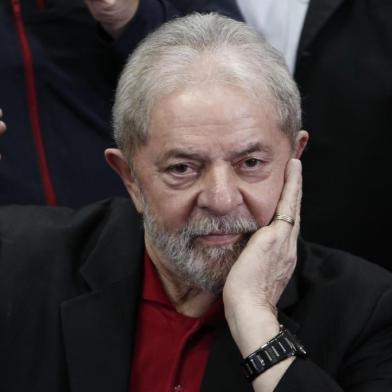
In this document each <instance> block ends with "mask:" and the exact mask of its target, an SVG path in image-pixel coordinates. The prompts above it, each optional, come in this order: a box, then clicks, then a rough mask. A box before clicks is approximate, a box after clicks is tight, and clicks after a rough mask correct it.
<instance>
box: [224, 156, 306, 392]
mask: <svg viewBox="0 0 392 392" xmlns="http://www.w3.org/2000/svg"><path fill="white" fill-rule="evenodd" d="M285 177H286V178H285V186H284V189H283V192H282V196H281V199H280V201H279V204H278V207H277V212H278V213H279V214H285V215H289V216H291V217H295V223H294V225H291V224H289V223H288V222H284V221H280V220H274V221H273V222H272V223H271V224H270V225H268V226H266V227H262V228H261V229H259V230H258V231H257V232H256V233H255V234H254V235H253V236H252V238H251V239H250V240H249V243H248V245H247V246H246V248H245V249H244V250H243V252H242V253H241V255H240V257H239V258H238V260H237V262H236V263H235V265H234V266H233V268H232V269H231V271H230V274H229V276H228V278H227V280H226V284H225V287H224V290H223V299H224V304H225V315H226V319H227V322H228V324H229V327H230V331H231V334H232V336H233V338H234V341H235V342H236V344H237V346H238V348H239V350H240V352H241V354H242V356H243V357H247V356H248V355H249V354H251V353H252V352H254V351H255V350H257V349H258V348H259V347H261V346H262V345H263V344H265V343H267V342H268V341H269V340H270V339H272V338H273V337H275V336H276V335H277V334H278V333H279V328H280V327H279V322H278V320H277V317H276V316H277V315H276V304H277V302H278V300H279V298H280V296H281V294H282V292H283V290H284V289H285V287H286V285H287V283H288V281H289V279H290V277H291V275H292V273H293V271H294V268H295V265H296V257H297V239H298V233H299V219H300V218H299V213H300V204H301V194H302V192H301V189H302V180H301V179H302V177H301V162H300V161H299V160H298V159H292V160H290V161H289V163H288V165H287V168H286V175H285ZM293 361H294V358H288V359H286V360H283V361H282V362H280V363H279V364H277V365H275V366H273V367H272V368H271V369H269V370H267V371H266V372H265V373H263V374H262V375H260V376H259V377H257V378H256V379H255V381H254V382H253V386H254V388H255V391H263V392H268V391H273V390H274V389H275V387H276V385H277V384H278V383H279V381H280V379H281V378H282V376H283V374H284V373H285V372H286V370H287V369H288V368H289V366H290V365H291V364H292V362H293Z"/></svg>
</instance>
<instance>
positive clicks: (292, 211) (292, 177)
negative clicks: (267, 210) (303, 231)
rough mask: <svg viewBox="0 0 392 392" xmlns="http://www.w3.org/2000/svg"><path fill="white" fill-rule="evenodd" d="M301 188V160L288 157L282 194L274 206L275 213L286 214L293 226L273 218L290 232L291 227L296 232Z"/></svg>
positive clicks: (275, 222) (276, 223)
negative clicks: (292, 221) (291, 220)
mask: <svg viewBox="0 0 392 392" xmlns="http://www.w3.org/2000/svg"><path fill="white" fill-rule="evenodd" d="M301 189H302V175H301V162H300V161H299V160H298V159H290V160H289V161H288V163H287V166H286V171H285V183H284V186H283V190H282V194H281V197H280V200H279V202H278V206H277V208H276V214H282V215H288V216H290V217H292V218H293V219H294V220H295V222H294V226H293V225H291V224H290V223H288V222H285V221H282V220H277V219H275V220H274V224H275V225H279V226H280V227H282V229H284V230H285V231H286V232H288V233H291V232H292V231H293V229H294V228H295V230H297V232H298V227H299V226H298V225H299V223H298V224H297V219H298V214H299V211H298V210H299V206H300V197H301V196H300V195H301Z"/></svg>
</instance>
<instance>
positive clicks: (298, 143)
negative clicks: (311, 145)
mask: <svg viewBox="0 0 392 392" xmlns="http://www.w3.org/2000/svg"><path fill="white" fill-rule="evenodd" d="M308 140H309V133H308V132H306V131H304V130H301V131H299V132H298V133H297V136H296V137H295V142H294V153H293V158H297V159H299V158H301V155H302V153H303V151H304V150H305V147H306V145H307V144H308Z"/></svg>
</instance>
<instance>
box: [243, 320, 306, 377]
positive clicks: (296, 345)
mask: <svg viewBox="0 0 392 392" xmlns="http://www.w3.org/2000/svg"><path fill="white" fill-rule="evenodd" d="M293 356H298V357H305V356H306V350H305V348H304V346H303V345H302V344H301V343H300V341H299V340H298V338H297V337H296V336H295V335H294V334H292V333H291V332H290V331H289V330H288V329H287V328H284V327H282V326H281V330H280V332H279V333H278V335H276V336H275V337H274V338H272V339H271V340H270V341H268V342H267V343H266V344H264V345H263V346H262V347H260V348H259V349H258V350H256V351H255V352H253V353H252V354H250V355H249V356H248V357H246V358H245V359H244V360H243V362H242V368H243V371H244V374H245V377H246V379H247V380H248V381H249V382H252V381H253V380H254V379H255V378H256V377H257V376H259V375H260V374H261V373H263V372H265V371H266V370H267V369H269V368H270V367H272V366H274V365H276V364H277V363H278V362H280V361H283V360H284V359H286V358H289V357H293Z"/></svg>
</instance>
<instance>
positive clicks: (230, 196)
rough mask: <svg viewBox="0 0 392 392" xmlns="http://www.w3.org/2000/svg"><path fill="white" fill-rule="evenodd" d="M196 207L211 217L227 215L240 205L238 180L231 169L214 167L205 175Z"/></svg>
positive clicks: (240, 196)
mask: <svg viewBox="0 0 392 392" xmlns="http://www.w3.org/2000/svg"><path fill="white" fill-rule="evenodd" d="M197 203H198V207H199V208H202V209H205V210H208V211H209V212H210V213H211V214H213V215H217V216H219V215H227V214H228V213H231V212H233V210H234V209H235V208H236V207H238V206H239V205H241V204H242V195H241V192H240V189H239V187H238V179H237V178H236V175H235V173H234V172H233V169H232V168H231V167H216V168H212V169H210V170H209V171H208V172H207V173H205V175H204V178H203V180H202V189H201V190H200V193H199V195H198V200H197Z"/></svg>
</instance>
